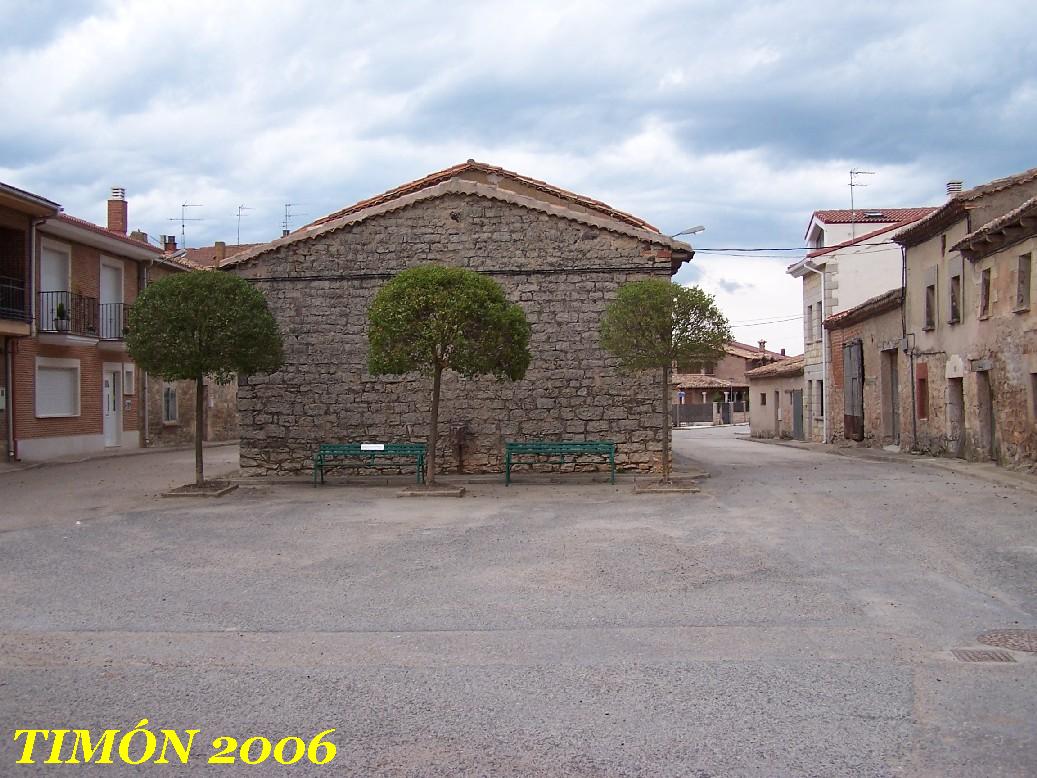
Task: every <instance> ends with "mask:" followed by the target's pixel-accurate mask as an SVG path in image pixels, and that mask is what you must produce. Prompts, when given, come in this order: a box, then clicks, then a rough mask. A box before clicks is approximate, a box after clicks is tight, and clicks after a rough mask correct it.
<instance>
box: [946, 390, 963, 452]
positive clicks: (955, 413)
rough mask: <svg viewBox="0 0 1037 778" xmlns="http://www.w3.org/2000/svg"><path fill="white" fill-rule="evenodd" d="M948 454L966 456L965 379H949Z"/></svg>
mask: <svg viewBox="0 0 1037 778" xmlns="http://www.w3.org/2000/svg"><path fill="white" fill-rule="evenodd" d="M947 453H949V454H950V455H951V456H952V457H960V456H963V455H964V454H965V379H963V378H948V379H947Z"/></svg>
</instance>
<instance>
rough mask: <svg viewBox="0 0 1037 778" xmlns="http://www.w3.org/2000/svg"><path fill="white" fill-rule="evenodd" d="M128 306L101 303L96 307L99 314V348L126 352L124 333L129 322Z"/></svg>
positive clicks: (124, 304)
mask: <svg viewBox="0 0 1037 778" xmlns="http://www.w3.org/2000/svg"><path fill="white" fill-rule="evenodd" d="M129 309H130V306H128V305H126V303H101V305H100V306H98V310H99V312H100V320H99V324H100V325H101V326H100V332H99V334H100V336H101V344H100V345H101V348H103V349H108V350H112V349H116V350H119V351H123V352H125V351H126V332H127V323H128V322H129Z"/></svg>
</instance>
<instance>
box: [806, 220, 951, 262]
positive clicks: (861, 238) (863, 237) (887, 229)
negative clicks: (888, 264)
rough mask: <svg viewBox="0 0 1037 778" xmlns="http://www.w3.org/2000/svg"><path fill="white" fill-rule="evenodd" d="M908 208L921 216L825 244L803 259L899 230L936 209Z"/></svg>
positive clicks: (822, 254) (819, 255)
mask: <svg viewBox="0 0 1037 778" xmlns="http://www.w3.org/2000/svg"><path fill="white" fill-rule="evenodd" d="M909 210H912V211H920V212H922V215H921V216H917V217H915V218H914V219H906V220H904V221H899V222H896V223H895V224H889V225H885V226H882V227H879V228H878V229H877V230H872V231H871V232H867V233H865V234H864V235H858V236H857V237H856V238H853V239H852V240H844V241H843V242H842V243H836V244H835V245H833V246H825V247H824V248H821V249H814V250H813V251H811V252H810V253H809V254H807V255H806V256H805V257H804V258H803V259H814V258H815V257H823V256H824V255H825V254H831V253H832V252H833V251H838V250H839V249H844V248H847V247H848V246H856V245H858V244H860V243H864V242H866V241H869V240H871V239H872V238H876V237H878V236H879V235H883V234H885V233H887V232H892V231H893V230H899V229H901V228H902V227H905V226H907V225H908V224H911V223H912V222H915V221H918V219H922V218H924V217H925V216H928V215H929V214H930V213H932V212H933V211H935V210H936V209H935V208H911V209H909ZM800 261H802V260H800ZM797 264H799V262H793V263H792V265H790V266H789V267H792V266H793V265H797Z"/></svg>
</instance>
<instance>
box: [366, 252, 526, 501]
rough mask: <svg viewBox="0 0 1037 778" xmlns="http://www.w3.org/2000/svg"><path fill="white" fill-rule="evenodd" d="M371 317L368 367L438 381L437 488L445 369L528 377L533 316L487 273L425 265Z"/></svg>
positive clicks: (378, 300)
mask: <svg viewBox="0 0 1037 778" xmlns="http://www.w3.org/2000/svg"><path fill="white" fill-rule="evenodd" d="M367 319H368V325H369V328H368V343H369V351H368V357H367V365H368V370H370V372H371V374H372V375H401V374H403V373H410V372H414V371H417V372H419V373H420V374H421V375H422V376H424V377H425V378H431V379H432V411H431V418H430V420H429V436H428V477H427V478H426V482H427V483H428V484H429V485H430V486H431V485H434V484H435V482H436V442H437V441H438V434H439V390H440V385H441V380H442V376H443V371H445V370H453V371H454V372H456V373H459V374H460V375H462V376H464V377H465V378H473V377H475V376H480V375H492V376H495V377H496V378H497V379H498V380H505V379H507V380H509V381H517V380H519V379H520V378H522V377H523V376H524V375H525V374H526V369H527V368H528V367H529V361H530V353H529V324H528V323H527V322H526V315H525V313H524V312H523V311H522V308H521V307H519V306H518V305H515V304H512V303H509V302H508V299H507V298H506V297H505V296H504V290H503V289H501V288H500V286H499V285H498V284H497V283H496V282H495V281H493V280H492V279H490V278H487V277H486V276H483V275H480V274H479V273H476V272H474V271H472V270H465V269H463V268H454V267H443V266H442V265H421V266H419V267H414V268H411V269H409V270H404V271H403V272H402V273H400V274H399V275H397V276H395V277H394V278H392V279H391V280H390V281H389V282H388V283H386V284H385V286H383V287H382V288H381V289H379V290H378V293H377V294H376V295H375V298H374V300H373V301H372V302H371V307H370V308H369V309H368V312H367Z"/></svg>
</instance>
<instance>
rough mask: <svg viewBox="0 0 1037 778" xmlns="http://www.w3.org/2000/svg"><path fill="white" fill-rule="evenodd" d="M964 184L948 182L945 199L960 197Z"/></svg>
mask: <svg viewBox="0 0 1037 778" xmlns="http://www.w3.org/2000/svg"><path fill="white" fill-rule="evenodd" d="M963 186H964V182H962V181H948V182H947V199H948V200H949V199H951V198H952V197H954V196H955V195H960V194H961V190H962V187H963Z"/></svg>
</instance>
